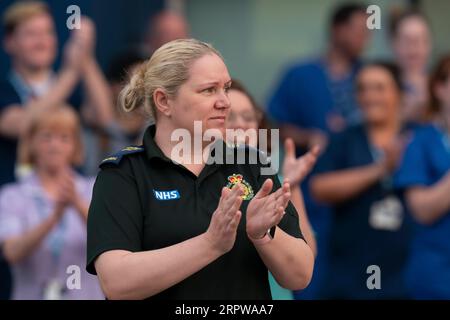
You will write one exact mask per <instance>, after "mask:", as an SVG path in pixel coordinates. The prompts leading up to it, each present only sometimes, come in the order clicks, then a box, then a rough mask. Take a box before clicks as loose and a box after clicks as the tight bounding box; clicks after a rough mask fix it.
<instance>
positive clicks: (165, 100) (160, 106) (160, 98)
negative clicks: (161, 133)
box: [153, 88, 172, 117]
mask: <svg viewBox="0 0 450 320" xmlns="http://www.w3.org/2000/svg"><path fill="white" fill-rule="evenodd" d="M153 102H154V103H155V106H156V109H157V110H158V111H159V112H160V113H162V114H164V115H165V116H167V117H170V116H171V114H172V110H171V107H170V103H169V95H168V94H167V93H166V92H165V91H164V90H163V89H161V88H157V89H156V90H155V91H154V92H153Z"/></svg>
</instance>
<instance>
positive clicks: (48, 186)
mask: <svg viewBox="0 0 450 320" xmlns="http://www.w3.org/2000/svg"><path fill="white" fill-rule="evenodd" d="M19 150H20V152H19V159H20V163H21V164H27V165H31V168H32V171H31V173H29V174H28V175H27V176H25V177H23V178H22V179H21V180H20V181H18V182H16V183H12V184H7V185H5V186H4V187H3V188H2V190H1V193H0V243H1V244H2V247H3V254H4V256H5V258H6V260H7V261H8V263H9V264H10V265H11V266H12V271H13V296H12V298H13V299H19V300H22V299H26V300H40V299H102V298H104V296H103V295H102V292H101V290H100V286H99V284H98V281H97V279H96V278H95V277H93V276H91V275H89V274H87V273H86V272H85V271H84V270H82V269H83V265H84V263H85V256H86V248H85V246H86V219H87V211H88V204H89V201H90V198H91V191H92V185H93V181H92V180H90V179H86V178H84V177H82V176H80V175H79V174H77V173H76V171H75V170H74V169H73V167H74V166H78V165H80V164H81V162H82V160H83V148H82V145H81V137H80V124H79V120H78V117H77V115H76V113H75V111H73V109H72V108H70V107H67V106H61V107H58V108H56V109H55V110H53V111H52V112H51V113H49V112H37V113H35V114H34V115H33V116H32V117H31V118H30V121H29V123H28V127H27V129H26V130H25V132H24V136H23V137H22V139H21V141H20V146H19ZM71 274H73V275H74V276H75V278H73V279H72V280H71V279H70V278H69V277H70V275H71Z"/></svg>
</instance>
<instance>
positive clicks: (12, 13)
mask: <svg viewBox="0 0 450 320" xmlns="http://www.w3.org/2000/svg"><path fill="white" fill-rule="evenodd" d="M40 14H50V9H49V8H48V6H47V4H46V3H44V2H41V1H31V0H27V1H18V2H15V3H14V4H12V5H11V6H9V7H8V8H7V9H6V10H5V13H4V14H3V21H2V22H3V28H4V30H5V35H10V34H12V33H13V32H14V30H16V28H17V26H18V25H20V24H21V23H23V22H24V21H26V20H28V19H30V18H32V17H35V16H38V15H40Z"/></svg>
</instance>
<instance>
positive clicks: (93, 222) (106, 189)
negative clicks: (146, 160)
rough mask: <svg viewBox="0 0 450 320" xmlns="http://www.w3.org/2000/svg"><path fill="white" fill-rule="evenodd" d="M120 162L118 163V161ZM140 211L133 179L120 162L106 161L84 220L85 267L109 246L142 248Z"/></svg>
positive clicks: (91, 270) (91, 268)
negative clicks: (107, 163) (111, 162)
mask: <svg viewBox="0 0 450 320" xmlns="http://www.w3.org/2000/svg"><path fill="white" fill-rule="evenodd" d="M121 165H122V163H121ZM142 230H143V214H142V207H141V202H140V199H139V195H138V188H137V184H136V181H135V179H134V177H133V176H132V175H130V174H129V173H127V172H126V170H124V168H123V167H122V166H119V167H116V166H112V165H109V166H107V167H105V168H104V169H102V170H101V171H100V173H99V174H98V176H97V179H96V181H95V185H94V190H93V195H92V201H91V205H90V207H89V215H88V223H87V266H86V270H87V271H88V272H89V273H91V274H96V271H95V266H94V262H95V260H96V258H97V257H98V256H99V255H100V254H102V253H103V252H105V251H109V250H128V251H132V252H137V251H141V250H142V239H143V231H142Z"/></svg>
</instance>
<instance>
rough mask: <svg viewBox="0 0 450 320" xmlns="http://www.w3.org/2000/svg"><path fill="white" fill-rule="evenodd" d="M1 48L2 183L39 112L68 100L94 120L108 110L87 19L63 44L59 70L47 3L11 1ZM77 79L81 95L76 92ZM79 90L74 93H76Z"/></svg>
mask: <svg viewBox="0 0 450 320" xmlns="http://www.w3.org/2000/svg"><path fill="white" fill-rule="evenodd" d="M3 28H4V39H3V40H4V48H5V51H6V52H7V53H8V55H9V56H10V57H11V71H10V73H9V74H8V75H7V77H6V79H4V81H0V153H1V154H2V162H1V165H0V185H1V184H3V183H7V182H12V181H14V179H15V163H16V154H17V152H16V148H17V139H18V137H19V136H20V135H21V134H22V132H24V130H25V128H26V126H27V123H28V121H29V118H30V117H31V116H32V115H33V113H35V112H37V111H39V110H43V109H46V110H50V109H51V110H54V109H55V108H57V107H58V106H60V105H61V104H62V103H65V102H68V103H69V104H71V105H73V106H74V107H75V108H77V109H79V108H80V107H81V111H82V113H83V115H84V116H85V117H86V120H89V121H90V122H92V123H95V122H96V121H97V120H98V119H101V118H102V117H103V116H104V114H105V112H107V111H108V108H110V105H111V102H110V101H109V99H110V95H109V91H108V88H107V84H106V81H105V80H104V78H103V75H102V74H101V71H100V68H99V66H98V64H97V62H96V60H95V58H94V44H95V27H94V25H93V23H92V22H91V21H90V20H89V19H88V18H86V17H84V18H82V19H81V28H80V29H79V30H77V29H75V30H74V31H73V33H72V35H71V37H70V39H69V41H68V42H67V44H66V45H65V48H64V55H63V64H62V67H61V68H60V70H59V71H58V72H55V71H53V69H52V65H53V63H54V62H55V59H56V54H57V38H56V32H55V26H54V22H53V18H52V16H51V15H50V10H49V8H48V6H47V5H46V4H45V3H43V2H39V1H20V2H15V3H14V4H12V5H11V6H10V7H8V8H7V10H6V11H5V13H4V15H3ZM80 80H82V81H83V84H84V93H85V95H84V97H83V99H82V98H81V93H80V92H79V90H78V91H77V90H76V87H77V85H78V84H79V82H80ZM77 92H78V94H77Z"/></svg>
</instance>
